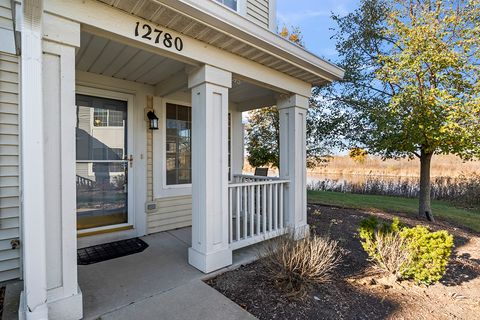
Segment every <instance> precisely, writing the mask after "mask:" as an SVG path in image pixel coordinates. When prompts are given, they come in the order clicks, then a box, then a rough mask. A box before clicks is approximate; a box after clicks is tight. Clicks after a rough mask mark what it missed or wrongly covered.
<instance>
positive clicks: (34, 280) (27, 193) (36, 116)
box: [20, 1, 48, 319]
mask: <svg viewBox="0 0 480 320" xmlns="http://www.w3.org/2000/svg"><path fill="white" fill-rule="evenodd" d="M42 14H43V3H42V1H24V2H23V8H22V22H21V28H22V30H21V32H22V35H21V46H22V57H21V90H22V91H21V98H20V99H21V100H20V101H21V154H22V163H21V166H22V239H23V243H22V244H23V283H24V291H23V292H22V296H21V302H20V318H24V319H25V318H26V319H48V308H47V304H46V302H47V271H46V245H45V189H44V188H43V185H44V182H45V176H44V171H43V170H41V169H42V168H43V167H44V161H43V154H44V145H45V138H44V134H43V132H44V122H43V110H42V95H43V92H42ZM39 169H40V170H39Z"/></svg>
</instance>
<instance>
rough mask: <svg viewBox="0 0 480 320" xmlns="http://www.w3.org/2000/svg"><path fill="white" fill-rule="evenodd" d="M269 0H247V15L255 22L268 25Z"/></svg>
mask: <svg viewBox="0 0 480 320" xmlns="http://www.w3.org/2000/svg"><path fill="white" fill-rule="evenodd" d="M269 14H270V10H269V0H247V17H248V19H250V20H251V21H253V22H255V23H256V24H258V25H260V26H262V27H264V28H267V29H268V27H269Z"/></svg>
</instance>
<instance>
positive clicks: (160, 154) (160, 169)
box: [152, 97, 192, 199]
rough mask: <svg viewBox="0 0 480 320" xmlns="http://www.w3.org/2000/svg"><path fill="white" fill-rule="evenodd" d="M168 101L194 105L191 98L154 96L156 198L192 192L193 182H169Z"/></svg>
mask: <svg viewBox="0 0 480 320" xmlns="http://www.w3.org/2000/svg"><path fill="white" fill-rule="evenodd" d="M167 103H171V104H177V105H182V106H185V107H189V108H191V107H192V104H191V102H190V101H189V100H182V99H168V98H160V97H158V98H157V97H154V101H153V104H154V109H155V113H156V114H157V116H158V125H159V130H154V132H153V141H152V149H153V150H152V151H153V152H152V153H153V154H152V161H153V196H154V198H155V199H159V198H165V197H181V196H189V195H191V194H192V184H191V183H188V184H172V185H169V184H167V174H166V172H167V154H166V151H165V150H166V144H167V126H166V120H167Z"/></svg>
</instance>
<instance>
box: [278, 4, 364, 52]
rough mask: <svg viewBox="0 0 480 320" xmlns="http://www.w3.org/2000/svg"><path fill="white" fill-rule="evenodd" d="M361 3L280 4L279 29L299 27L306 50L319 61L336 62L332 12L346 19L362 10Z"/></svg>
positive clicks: (334, 25)
mask: <svg viewBox="0 0 480 320" xmlns="http://www.w3.org/2000/svg"><path fill="white" fill-rule="evenodd" d="M359 2H360V0H277V23H278V27H279V28H282V26H283V25H286V26H287V27H289V28H290V27H291V26H298V27H300V30H301V32H302V34H303V40H304V42H305V47H306V49H307V50H308V51H310V52H312V53H314V54H316V55H318V56H319V57H322V58H326V59H329V60H332V61H335V57H336V51H335V41H334V40H331V39H330V37H331V36H332V35H333V34H334V31H332V30H330V29H331V28H333V27H336V24H335V22H334V21H333V20H332V19H331V18H330V16H331V14H332V12H334V13H335V14H340V15H346V14H348V13H349V12H352V11H353V10H355V9H356V8H357V7H358V6H359Z"/></svg>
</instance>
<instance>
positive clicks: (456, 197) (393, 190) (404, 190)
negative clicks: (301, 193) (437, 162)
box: [307, 174, 480, 206]
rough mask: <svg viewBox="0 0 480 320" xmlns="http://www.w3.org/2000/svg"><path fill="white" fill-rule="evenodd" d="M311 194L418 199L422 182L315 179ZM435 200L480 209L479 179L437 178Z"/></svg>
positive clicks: (372, 178) (412, 179) (310, 185)
mask: <svg viewBox="0 0 480 320" xmlns="http://www.w3.org/2000/svg"><path fill="white" fill-rule="evenodd" d="M307 188H308V189H309V190H318V191H335V192H347V193H358V194H372V195H388V196H397V197H406V198H417V197H418V196H419V192H420V181H419V178H416V177H398V178H392V177H382V176H365V179H364V180H362V179H358V177H357V179H355V181H353V180H349V179H346V178H345V177H344V178H342V179H329V178H326V179H318V178H317V179H313V180H312V181H310V182H309V183H308V185H307ZM431 196H432V199H437V200H447V201H451V202H454V203H457V204H459V205H462V206H480V175H478V174H473V175H470V176H465V175H461V176H458V177H454V178H452V177H436V178H433V179H432V187H431Z"/></svg>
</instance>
